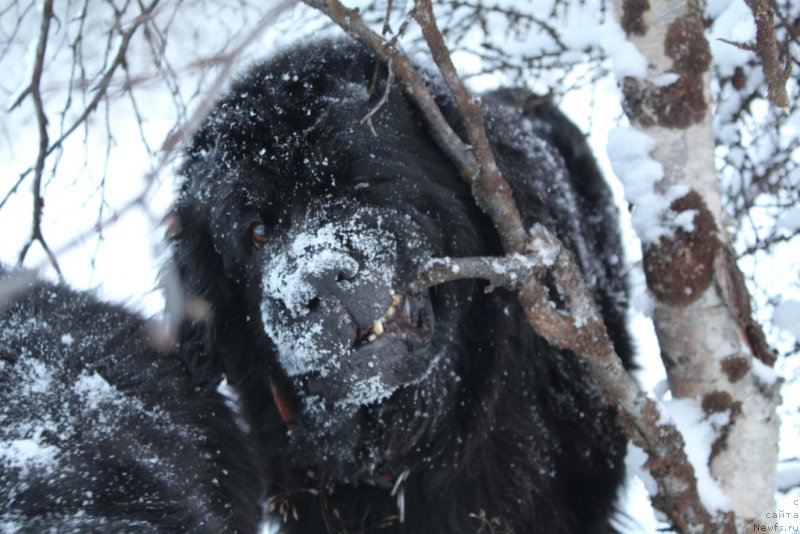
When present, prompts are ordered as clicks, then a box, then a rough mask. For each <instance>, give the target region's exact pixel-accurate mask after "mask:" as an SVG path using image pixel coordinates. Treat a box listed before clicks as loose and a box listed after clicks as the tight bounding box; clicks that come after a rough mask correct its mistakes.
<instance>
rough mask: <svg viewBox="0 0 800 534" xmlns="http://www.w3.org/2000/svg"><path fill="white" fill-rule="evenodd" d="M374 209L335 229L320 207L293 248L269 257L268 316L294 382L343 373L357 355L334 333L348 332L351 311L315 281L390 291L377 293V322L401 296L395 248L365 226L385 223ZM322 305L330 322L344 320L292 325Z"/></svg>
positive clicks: (291, 240)
mask: <svg viewBox="0 0 800 534" xmlns="http://www.w3.org/2000/svg"><path fill="white" fill-rule="evenodd" d="M369 211H370V210H362V211H359V212H358V213H356V214H355V215H354V216H353V217H352V218H351V219H350V220H349V221H348V222H347V223H346V224H332V223H326V222H324V221H322V220H320V218H319V216H317V215H315V213H318V212H320V206H312V207H310V208H309V211H308V213H307V214H306V216H305V222H306V224H305V225H302V226H303V227H304V228H306V230H304V231H301V232H299V233H297V234H295V235H290V236H288V242H286V243H282V244H279V245H277V246H276V247H275V248H274V249H272V250H268V251H267V252H268V254H267V256H268V258H269V259H268V261H267V262H266V264H265V266H264V282H263V284H264V289H263V290H264V294H265V299H264V303H263V304H262V318H263V321H264V326H265V329H266V331H267V334H268V335H269V336H270V338H271V339H272V340H273V341H274V342H275V343H276V345H277V348H278V358H279V360H280V362H281V364H282V366H283V368H284V370H285V371H286V373H287V374H288V375H289V376H298V375H302V374H306V373H309V372H314V371H316V372H319V373H321V374H322V375H323V376H325V374H327V373H328V372H330V371H331V370H332V369H337V368H338V367H339V365H340V364H341V361H342V359H343V358H344V357H345V356H347V355H348V354H349V353H350V351H351V344H350V343H349V341H347V342H345V341H344V340H342V341H341V342H335V343H331V336H330V330H331V328H330V327H332V328H334V329H337V328H342V329H345V328H348V325H346V324H344V323H345V322H346V321H347V317H346V312H345V310H338V309H337V307H340V306H341V305H340V304H339V303H338V301H337V300H336V299H335V298H332V296H331V295H328V294H326V293H322V294H319V291H318V289H317V288H315V287H314V284H313V283H312V282H313V281H315V280H319V279H320V277H331V278H335V280H332V281H330V283H333V284H336V285H338V286H339V287H340V288H341V290H342V291H347V292H357V291H358V290H359V289H360V288H361V289H363V288H364V287H374V288H376V291H384V292H385V293H386V295H385V299H381V298H380V295H375V297H376V298H375V300H376V302H375V303H374V304H373V306H374V310H373V313H374V315H375V318H376V319H377V318H378V317H380V316H381V315H383V313H384V312H385V310H386V308H387V307H388V306H389V304H390V301H391V298H392V296H393V295H394V294H395V293H396V291H395V290H394V289H392V288H393V283H394V279H395V273H394V271H393V269H392V268H391V266H392V265H394V264H395V263H396V262H395V260H394V255H395V254H396V243H395V241H394V237H393V236H392V235H391V234H390V233H388V232H385V231H383V230H382V229H381V226H380V224H379V225H377V226H375V225H374V224H367V222H366V221H365V220H364V217H370V216H378V217H379V215H374V214H370V213H369ZM355 258H358V260H356V259H355ZM317 307H318V308H319V309H320V310H322V311H325V312H327V313H325V315H326V316H333V317H339V318H340V320H341V322H340V323H339V324H335V325H325V326H326V327H323V326H324V325H323V324H321V323H318V322H313V321H311V322H305V321H301V322H295V321H293V320H292V319H296V318H298V317H302V316H305V315H308V314H309V313H311V310H312V309H315V308H317ZM284 310H285V311H284ZM285 312H288V314H287V313H285ZM372 389H373V390H374V388H372ZM384 395H385V392H378V391H376V392H375V393H374V394H372V395H366V396H365V398H372V400H377V399H378V398H382V397H383V396H384Z"/></svg>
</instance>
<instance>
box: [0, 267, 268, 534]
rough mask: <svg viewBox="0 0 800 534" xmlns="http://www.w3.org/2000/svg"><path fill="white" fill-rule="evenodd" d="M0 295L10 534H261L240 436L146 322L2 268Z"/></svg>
mask: <svg viewBox="0 0 800 534" xmlns="http://www.w3.org/2000/svg"><path fill="white" fill-rule="evenodd" d="M15 286H19V287H16V291H12V290H13V289H15ZM0 288H2V290H3V294H4V295H6V296H7V294H8V293H9V292H10V291H12V292H14V293H15V296H14V297H12V298H10V299H9V298H3V299H2V301H0V449H1V450H0V530H2V531H3V532H17V531H19V532H51V531H52V532H154V531H161V532H164V531H172V532H186V531H191V532H208V533H217V532H224V531H234V530H237V531H241V532H253V531H254V530H255V529H256V526H257V524H258V521H259V509H258V502H257V499H258V497H259V495H260V486H259V481H258V479H257V477H256V476H255V474H254V473H253V472H252V464H253V461H252V460H250V455H251V451H250V447H249V446H248V445H247V443H246V440H245V439H244V433H243V432H242V431H241V430H240V429H239V428H238V426H237V425H236V424H235V422H234V416H233V414H232V413H231V411H230V410H229V408H228V407H227V406H226V405H225V402H224V400H223V398H222V396H221V395H219V394H217V393H215V392H200V391H198V390H197V389H196V388H194V387H192V385H191V383H190V380H189V375H188V373H187V372H186V368H185V366H184V365H183V363H182V362H181V361H180V360H179V359H178V357H177V356H176V355H175V354H166V353H161V352H159V351H157V350H155V349H153V348H151V346H150V343H149V341H148V338H147V336H146V334H145V332H144V328H145V322H144V321H143V320H142V319H141V318H140V317H138V316H136V315H133V314H132V313H130V312H127V311H125V310H123V309H121V308H120V307H118V306H112V305H109V304H105V303H102V302H99V301H98V300H97V299H95V298H94V297H93V296H92V295H90V294H87V293H79V292H75V291H72V290H70V289H68V288H66V287H63V286H61V285H53V284H49V283H43V282H38V281H35V280H33V279H32V278H31V277H30V275H29V273H24V272H14V273H7V272H5V271H4V269H3V268H2V266H0Z"/></svg>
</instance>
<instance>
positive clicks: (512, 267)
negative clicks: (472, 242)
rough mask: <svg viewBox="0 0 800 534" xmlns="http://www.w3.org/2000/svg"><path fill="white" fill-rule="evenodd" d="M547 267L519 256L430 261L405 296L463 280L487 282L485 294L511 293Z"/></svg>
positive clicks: (543, 263) (531, 257)
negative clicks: (496, 292) (497, 291)
mask: <svg viewBox="0 0 800 534" xmlns="http://www.w3.org/2000/svg"><path fill="white" fill-rule="evenodd" d="M549 266H550V263H549V262H547V261H546V260H543V259H542V258H540V257H538V256H523V255H521V254H511V255H509V256H497V257H495V256H479V257H469V258H432V259H430V260H428V262H427V263H426V264H425V265H423V266H422V268H421V269H420V270H419V272H418V274H417V279H416V280H415V281H414V282H413V283H412V284H411V285H410V286H409V292H410V293H412V294H417V293H421V292H423V291H425V290H426V289H430V288H432V287H435V286H438V285H440V284H444V283H447V282H453V281H456V280H464V279H467V278H479V279H481V280H487V281H488V282H489V286H488V287H487V289H486V291H487V292H490V291H492V290H494V289H495V288H497V287H505V288H507V289H510V290H515V289H519V288H520V287H522V286H523V285H524V284H525V282H527V280H528V279H529V278H530V277H532V276H540V275H542V274H543V273H544V272H545V271H546V270H547V269H548V268H549Z"/></svg>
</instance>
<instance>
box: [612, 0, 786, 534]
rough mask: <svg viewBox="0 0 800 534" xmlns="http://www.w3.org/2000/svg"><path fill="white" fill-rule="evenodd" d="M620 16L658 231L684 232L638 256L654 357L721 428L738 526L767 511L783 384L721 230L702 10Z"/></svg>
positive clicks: (643, 5)
mask: <svg viewBox="0 0 800 534" xmlns="http://www.w3.org/2000/svg"><path fill="white" fill-rule="evenodd" d="M618 7H619V8H621V9H620V10H619V11H620V15H621V17H620V18H621V20H622V24H623V27H624V29H625V31H626V32H627V34H628V38H629V39H630V40H631V41H632V42H633V43H634V44H635V45H636V47H637V48H638V49H639V51H640V52H641V53H642V54H643V55H644V56H645V58H646V59H647V61H648V72H647V76H646V77H645V79H633V78H627V79H626V80H625V82H624V84H623V91H624V94H625V106H626V113H627V114H628V117H629V119H630V121H631V124H632V125H633V126H634V127H635V128H637V129H638V130H639V131H641V132H643V133H645V134H646V135H648V136H649V137H650V138H652V140H653V141H654V144H655V148H654V150H653V152H652V153H651V157H652V158H653V159H654V160H656V161H657V162H659V163H660V164H661V165H662V167H663V171H664V177H663V179H662V180H661V182H660V183H659V184H658V186H657V188H658V192H660V193H664V194H667V195H669V193H670V192H671V193H672V195H671V196H668V198H676V199H675V200H674V201H673V202H672V203H671V205H670V208H669V210H667V211H666V212H665V213H664V214H663V217H662V221H663V224H664V225H665V226H667V227H668V226H669V225H670V221H675V220H684V221H687V220H688V221H691V222H690V223H688V224H682V225H673V226H672V227H671V228H669V230H671V231H670V234H669V236H668V237H661V238H660V240H659V241H657V242H652V243H645V244H644V268H645V274H646V278H647V285H648V288H649V290H650V292H651V293H652V295H653V297H654V301H655V307H654V314H653V319H654V322H655V326H656V332H657V335H658V341H659V344H660V347H661V354H662V358H663V360H664V364H665V367H666V369H667V375H668V378H669V383H670V387H671V390H672V395H673V397H675V398H692V399H695V400H697V402H698V403H699V405H700V406H701V407H702V408H703V410H704V412H705V414H706V415H707V416H713V415H717V416H718V417H715V420H716V421H720V420H722V421H723V424H721V425H718V426H717V429H718V434H717V435H716V436H715V439H716V441H715V442H714V444H713V447H712V452H711V457H710V458H709V465H710V469H711V473H712V475H713V476H714V478H715V479H716V480H717V482H718V484H719V485H720V487H721V489H722V490H723V492H724V493H725V495H726V496H727V498H728V501H729V506H730V509H731V510H732V511H733V512H734V513H735V514H736V516H737V518H738V521H737V522H738V523H739V524H740V526H741V525H743V524H744V523H745V522H749V521H751V520H753V519H755V518H757V517H759V516H761V515H762V514H763V513H764V512H766V511H768V510H769V509H770V508H772V507H773V506H774V492H775V477H776V463H777V449H778V445H777V443H778V426H779V420H778V416H777V414H776V410H775V409H776V406H777V405H778V403H779V401H780V397H779V393H778V388H779V382H778V381H777V380H775V381H772V382H771V383H769V382H770V381H769V380H764V379H762V378H760V377H763V376H764V375H765V374H769V372H767V373H764V372H760V371H763V366H764V365H767V366H770V365H772V364H773V363H774V357H773V356H772V353H771V352H770V350H769V348H768V347H767V345H766V343H765V341H764V336H763V333H762V332H761V329H760V327H759V326H758V325H757V324H756V323H755V322H754V321H753V319H752V317H751V310H750V299H749V295H748V294H747V290H746V288H745V286H744V282H743V277H742V275H741V273H740V272H739V270H738V268H737V266H736V263H735V261H734V256H733V254H732V251H731V246H730V237H729V235H728V234H727V232H726V230H725V223H724V213H723V209H722V205H721V199H720V188H719V183H718V180H717V176H716V172H715V166H714V137H713V132H712V126H711V116H710V99H709V96H708V79H709V67H710V64H711V52H710V49H709V46H708V42H707V41H706V38H705V36H704V33H703V30H704V24H703V13H702V7H701V5H700V3H699V2H697V1H694V0H650V1H649V3H648V1H647V0H620V1H619V2H618ZM676 186H677V187H676ZM634 209H636V207H635V206H634ZM686 212H688V213H686ZM681 213H683V214H684V217H681V216H680V215H681ZM725 415H727V416H728V419H727V424H725V420H726V418H725ZM720 416H721V417H720Z"/></svg>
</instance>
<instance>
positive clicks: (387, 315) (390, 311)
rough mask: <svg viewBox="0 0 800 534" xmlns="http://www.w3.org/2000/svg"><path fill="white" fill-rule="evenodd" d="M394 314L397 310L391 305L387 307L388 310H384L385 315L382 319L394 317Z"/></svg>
mask: <svg viewBox="0 0 800 534" xmlns="http://www.w3.org/2000/svg"><path fill="white" fill-rule="evenodd" d="M395 313H397V308H395V307H394V304H393V305H391V306H389V309H388V310H386V315H384V317H386V318H387V319H388V318H390V317H392V316H394V314H395Z"/></svg>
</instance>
